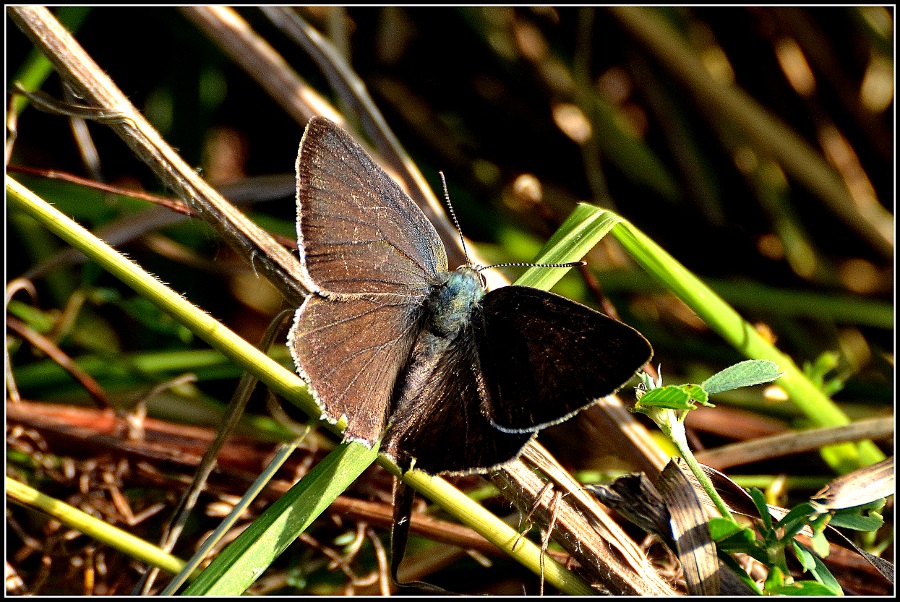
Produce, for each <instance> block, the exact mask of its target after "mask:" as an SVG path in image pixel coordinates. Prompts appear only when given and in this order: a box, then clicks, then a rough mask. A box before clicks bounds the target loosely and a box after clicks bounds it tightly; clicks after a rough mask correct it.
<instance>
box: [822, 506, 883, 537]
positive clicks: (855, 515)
mask: <svg viewBox="0 0 900 602" xmlns="http://www.w3.org/2000/svg"><path fill="white" fill-rule="evenodd" d="M868 507H869V504H866V505H865V506H860V507H858V508H847V509H845V510H838V511H836V512H835V513H834V514H833V515H832V517H831V525H832V526H833V527H844V528H845V529H853V530H854V531H877V530H878V529H880V528H881V527H882V525H884V518H882V516H881V515H880V514H879V513H877V512H874V511H873V512H870V513H869V514H868V515H866V514H863V513H862V511H863V509H866V508H868Z"/></svg>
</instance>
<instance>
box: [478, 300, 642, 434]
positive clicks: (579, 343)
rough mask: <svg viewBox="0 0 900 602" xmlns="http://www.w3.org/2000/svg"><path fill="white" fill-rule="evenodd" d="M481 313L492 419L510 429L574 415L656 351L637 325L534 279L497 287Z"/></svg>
mask: <svg viewBox="0 0 900 602" xmlns="http://www.w3.org/2000/svg"><path fill="white" fill-rule="evenodd" d="M476 319H477V328H476V332H477V340H478V356H479V359H480V362H481V369H482V371H483V373H484V381H485V383H486V385H487V389H488V395H489V399H490V404H489V406H488V408H487V409H488V412H489V413H490V420H491V422H492V423H493V424H494V425H495V426H496V427H497V428H499V429H501V430H504V431H507V432H531V431H535V430H538V429H539V428H542V427H544V426H547V425H550V424H554V423H557V422H560V421H561V420H564V419H566V418H568V417H569V416H571V415H572V414H574V413H575V412H577V411H579V410H581V409H582V408H584V407H587V406H589V405H591V404H592V403H594V402H595V401H597V400H598V399H600V398H601V397H605V396H606V395H610V394H612V393H614V392H616V391H617V390H618V389H619V388H620V387H622V385H624V384H625V383H626V382H627V381H628V380H629V379H630V378H631V377H632V376H634V374H635V373H636V372H637V371H638V370H639V369H640V368H641V366H643V365H644V364H645V363H646V362H647V361H649V360H650V357H651V356H652V354H653V350H652V348H651V347H650V343H648V342H647V340H646V339H645V338H644V337H643V336H641V334H640V333H639V332H637V331H636V330H634V329H633V328H631V327H629V326H626V325H625V324H622V323H621V322H618V321H616V320H613V319H612V318H610V317H608V316H605V315H603V314H601V313H599V312H596V311H594V310H592V309H590V308H588V307H585V306H583V305H580V304H578V303H575V302H574V301H570V300H569V299H566V298H564V297H560V296H559V295H555V294H553V293H548V292H545V291H541V290H537V289H533V288H528V287H521V286H507V287H504V288H500V289H497V290H494V291H491V292H490V293H488V294H487V295H485V297H484V299H483V300H482V307H481V312H480V316H476Z"/></svg>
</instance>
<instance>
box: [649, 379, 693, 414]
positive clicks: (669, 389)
mask: <svg viewBox="0 0 900 602" xmlns="http://www.w3.org/2000/svg"><path fill="white" fill-rule="evenodd" d="M641 406H643V407H650V408H666V409H669V410H693V409H694V408H695V407H696V406H694V404H693V403H691V395H690V393H688V392H687V391H685V389H684V387H682V386H681V385H664V386H662V387H658V388H656V389H653V390H652V391H647V392H646V393H644V395H643V396H642V397H641V399H640V400H639V401H638V403H637V407H636V408H635V409H636V410H638V411H640V407H641Z"/></svg>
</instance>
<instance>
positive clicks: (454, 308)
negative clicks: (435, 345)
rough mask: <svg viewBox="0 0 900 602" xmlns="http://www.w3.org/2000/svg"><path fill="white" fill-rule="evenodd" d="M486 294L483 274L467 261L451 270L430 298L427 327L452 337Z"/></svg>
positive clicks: (466, 321)
mask: <svg viewBox="0 0 900 602" xmlns="http://www.w3.org/2000/svg"><path fill="white" fill-rule="evenodd" d="M482 297H484V281H483V279H482V276H481V274H479V273H478V272H477V271H476V270H474V269H473V268H471V267H469V266H467V265H464V266H460V267H458V268H457V269H456V270H454V271H453V272H451V273H450V275H449V277H448V278H447V280H446V281H445V282H444V283H443V284H441V285H440V286H439V287H438V288H437V289H436V290H435V291H434V292H433V293H432V294H431V296H430V297H429V299H428V310H429V312H428V313H429V317H428V330H429V331H431V332H432V333H434V334H435V335H437V336H439V337H448V338H452V337H453V335H455V334H456V333H458V332H459V331H460V329H462V328H463V327H464V326H465V325H466V324H467V323H468V321H469V320H470V318H471V315H472V309H473V308H474V306H476V305H477V304H478V302H479V301H481V298H482Z"/></svg>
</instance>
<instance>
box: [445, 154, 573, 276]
mask: <svg viewBox="0 0 900 602" xmlns="http://www.w3.org/2000/svg"><path fill="white" fill-rule="evenodd" d="M438 173H439V174H440V176H441V184H443V186H444V198H445V199H446V200H447V209H448V210H449V211H450V217H451V218H453V225H454V226H456V231H457V232H459V242H460V243H461V244H462V249H463V254H464V255H465V256H466V263H467V264H469V265H470V266H471V267H473V268H475V270H476V271H478V272H481V271H483V270H487V269H490V268H510V267H517V268H574V267H576V266H580V265H587V262H586V261H584V260H581V261H570V262H567V263H523V262H513V263H495V264H494V265H474V264H473V263H472V261H471V260H470V259H469V250H468V249H467V248H466V239H465V238H463V234H462V228H460V227H459V220H457V219H456V212H455V211H454V210H453V204H452V203H451V202H450V192H449V191H448V190H447V178H445V177H444V172H442V171H439V172H438Z"/></svg>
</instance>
